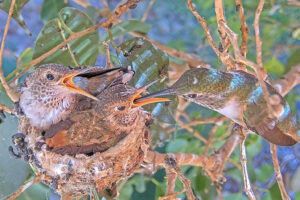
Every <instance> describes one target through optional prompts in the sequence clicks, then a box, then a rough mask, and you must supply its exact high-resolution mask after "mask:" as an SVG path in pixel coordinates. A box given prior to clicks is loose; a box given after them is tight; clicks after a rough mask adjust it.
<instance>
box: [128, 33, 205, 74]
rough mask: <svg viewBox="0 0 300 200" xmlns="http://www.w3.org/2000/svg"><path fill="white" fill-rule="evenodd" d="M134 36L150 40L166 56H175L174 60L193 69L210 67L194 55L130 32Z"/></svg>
mask: <svg viewBox="0 0 300 200" xmlns="http://www.w3.org/2000/svg"><path fill="white" fill-rule="evenodd" d="M129 34H130V35H132V36H135V37H141V38H143V39H145V40H148V41H149V42H151V43H152V44H154V45H155V46H157V47H158V48H159V49H160V50H162V51H163V52H165V53H166V54H168V55H170V56H173V57H174V58H178V59H180V60H183V61H184V62H186V63H188V64H189V66H190V67H191V68H196V67H198V66H202V67H210V65H209V64H207V63H206V62H204V61H202V60H199V59H197V58H195V57H194V56H193V55H191V54H188V53H185V52H182V51H179V50H177V49H173V48H171V47H167V46H165V45H162V44H160V43H158V42H156V41H154V40H152V39H150V38H149V37H147V36H145V35H142V34H140V33H137V32H130V33H129Z"/></svg>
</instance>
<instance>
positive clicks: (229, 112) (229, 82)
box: [137, 67, 299, 146]
mask: <svg viewBox="0 0 300 200" xmlns="http://www.w3.org/2000/svg"><path fill="white" fill-rule="evenodd" d="M265 84H266V87H267V90H268V93H269V95H270V96H271V97H276V98H273V99H276V102H277V103H276V105H271V107H272V109H274V110H273V111H274V112H275V113H276V116H273V117H270V116H272V115H271V113H270V111H268V106H267V101H266V100H265V98H264V94H263V90H262V87H261V86H260V85H259V82H258V80H257V78H256V77H255V76H253V75H251V74H249V73H246V72H244V71H231V72H222V71H218V70H216V69H212V68H209V69H208V68H202V67H200V68H196V69H191V70H188V71H186V72H185V73H184V74H183V75H182V76H181V77H180V78H179V79H178V80H177V81H176V82H175V83H174V84H173V85H172V86H171V87H170V88H168V89H165V90H162V91H159V92H156V93H153V94H150V95H146V96H144V97H142V98H140V99H139V100H137V102H138V101H145V100H146V99H147V98H153V97H161V96H165V95H179V96H181V97H183V98H184V99H187V100H189V101H192V102H195V103H197V104H199V105H202V106H204V107H207V108H209V109H212V110H215V111H217V112H219V113H220V114H222V115H225V116H226V117H228V118H229V119H231V120H233V121H234V122H236V123H237V124H239V125H241V126H242V127H244V128H247V129H249V130H251V131H253V132H255V133H257V134H258V135H260V136H261V137H263V138H264V139H266V140H268V141H269V142H271V143H274V144H277V145H281V146H290V145H294V144H296V143H297V142H298V141H299V136H298V135H297V132H298V131H299V123H297V120H296V117H295V116H294V115H293V113H292V111H291V109H290V106H289V105H288V103H287V102H286V101H285V100H284V99H283V98H282V96H281V95H280V94H279V93H278V92H277V91H276V90H275V89H274V88H273V87H272V86H271V85H270V84H268V83H266V82H265Z"/></svg>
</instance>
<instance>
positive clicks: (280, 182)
mask: <svg viewBox="0 0 300 200" xmlns="http://www.w3.org/2000/svg"><path fill="white" fill-rule="evenodd" d="M270 152H271V155H272V161H273V165H274V171H275V174H276V180H277V183H278V186H279V190H280V193H281V197H282V199H284V200H290V197H289V195H288V194H287V192H286V189H285V187H284V183H283V180H282V175H281V172H280V166H279V162H278V158H277V149H276V145H275V144H271V143H270Z"/></svg>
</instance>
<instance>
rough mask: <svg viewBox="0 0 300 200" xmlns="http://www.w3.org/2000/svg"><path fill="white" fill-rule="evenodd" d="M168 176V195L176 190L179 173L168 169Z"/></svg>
mask: <svg viewBox="0 0 300 200" xmlns="http://www.w3.org/2000/svg"><path fill="white" fill-rule="evenodd" d="M166 178H167V190H166V196H167V195H172V194H174V192H175V182H176V178H177V174H176V173H174V172H172V171H170V170H166Z"/></svg>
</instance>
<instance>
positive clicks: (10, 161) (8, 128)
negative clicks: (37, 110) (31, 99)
mask: <svg viewBox="0 0 300 200" xmlns="http://www.w3.org/2000/svg"><path fill="white" fill-rule="evenodd" d="M0 104H4V105H6V106H8V107H12V103H11V101H10V100H9V98H8V97H7V95H6V94H5V93H4V92H3V91H1V90H0ZM5 115H6V118H5V119H3V121H2V123H0V130H1V131H0V133H1V134H0V152H1V153H0V160H1V162H0V199H5V197H7V196H8V195H11V194H12V193H13V192H15V191H16V190H17V189H18V188H19V187H20V186H21V185H23V183H24V181H25V180H26V177H27V176H28V174H29V173H30V171H31V170H30V168H29V165H28V163H27V162H24V160H23V159H15V158H14V157H12V156H11V155H10V154H9V152H8V147H9V146H12V145H13V143H12V141H11V137H12V135H14V134H16V133H17V131H18V130H17V127H18V120H17V118H16V117H13V116H11V115H8V114H7V113H5Z"/></svg>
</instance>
